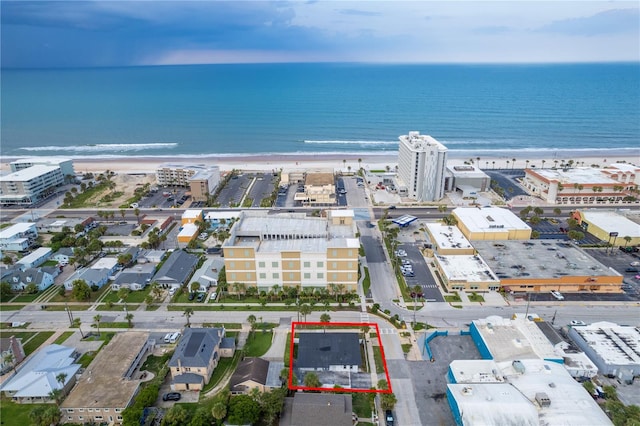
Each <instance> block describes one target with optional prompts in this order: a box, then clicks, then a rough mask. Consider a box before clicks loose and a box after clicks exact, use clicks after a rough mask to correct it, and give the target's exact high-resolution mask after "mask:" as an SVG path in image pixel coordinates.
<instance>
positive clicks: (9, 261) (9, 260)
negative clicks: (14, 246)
mask: <svg viewBox="0 0 640 426" xmlns="http://www.w3.org/2000/svg"><path fill="white" fill-rule="evenodd" d="M2 263H4V264H5V265H13V258H12V257H11V256H9V255H6V256H4V257H3V258H2Z"/></svg>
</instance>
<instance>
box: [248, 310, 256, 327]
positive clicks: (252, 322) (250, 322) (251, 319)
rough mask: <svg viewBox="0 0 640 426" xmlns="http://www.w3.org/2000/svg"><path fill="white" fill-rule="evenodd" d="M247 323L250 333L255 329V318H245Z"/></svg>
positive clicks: (251, 316) (252, 316)
mask: <svg viewBox="0 0 640 426" xmlns="http://www.w3.org/2000/svg"><path fill="white" fill-rule="evenodd" d="M247 322H248V323H249V325H250V326H251V331H254V330H255V329H256V316H255V315H253V314H250V315H249V316H248V317H247Z"/></svg>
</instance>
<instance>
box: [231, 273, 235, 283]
mask: <svg viewBox="0 0 640 426" xmlns="http://www.w3.org/2000/svg"><path fill="white" fill-rule="evenodd" d="M235 280H236V273H235V272H232V273H231V281H235Z"/></svg>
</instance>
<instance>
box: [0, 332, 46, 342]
mask: <svg viewBox="0 0 640 426" xmlns="http://www.w3.org/2000/svg"><path fill="white" fill-rule="evenodd" d="M36 334H38V332H37V331H17V332H16V331H11V330H10V331H2V332H0V338H6V337H11V336H16V339H22V341H23V342H26V341H27V339H29V338H31V337H33V336H35V335H36Z"/></svg>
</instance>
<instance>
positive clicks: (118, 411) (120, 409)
mask: <svg viewBox="0 0 640 426" xmlns="http://www.w3.org/2000/svg"><path fill="white" fill-rule="evenodd" d="M113 411H115V412H116V413H120V412H122V408H116V409H115V410H113ZM118 417H120V416H118Z"/></svg>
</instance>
